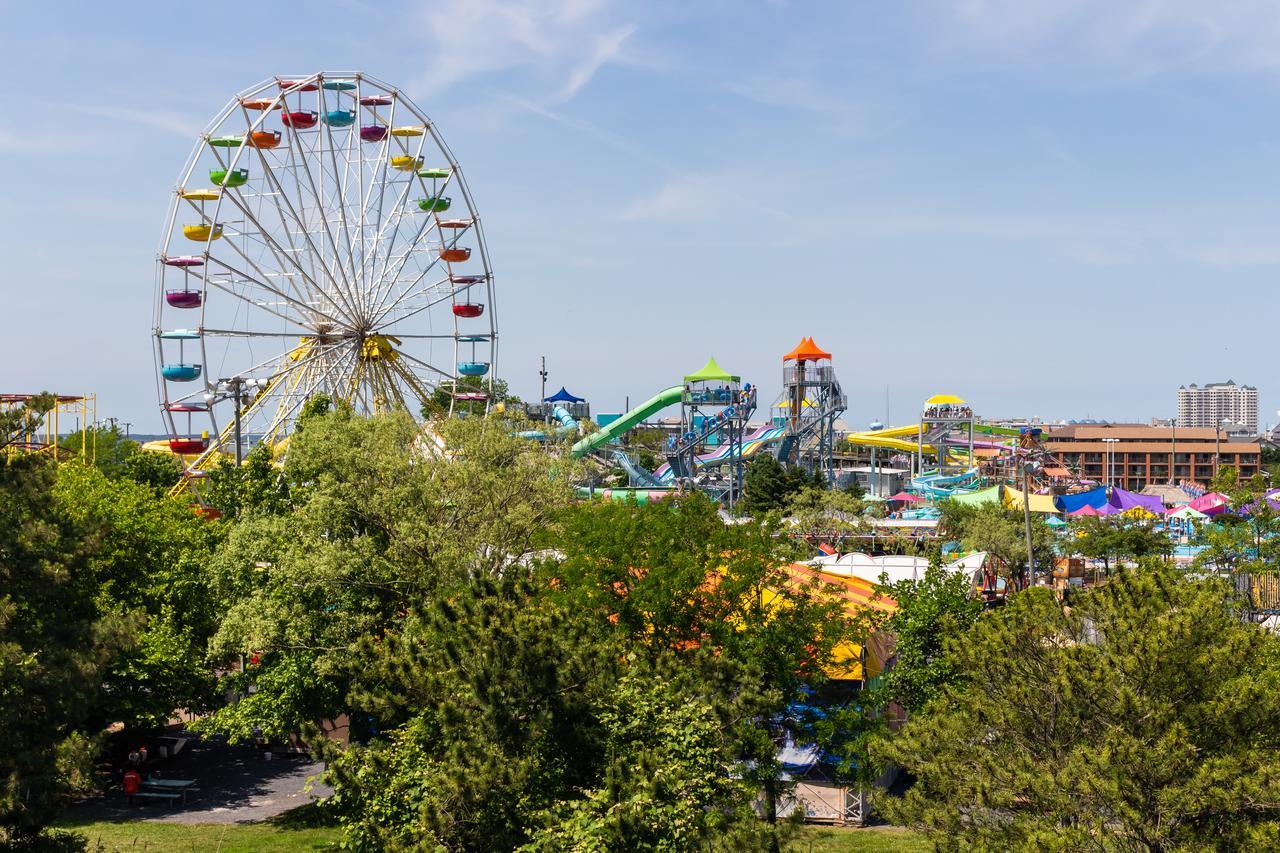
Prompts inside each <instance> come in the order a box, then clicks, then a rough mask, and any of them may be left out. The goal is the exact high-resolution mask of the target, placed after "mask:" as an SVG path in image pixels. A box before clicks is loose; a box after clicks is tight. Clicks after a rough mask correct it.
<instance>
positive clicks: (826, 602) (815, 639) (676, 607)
mask: <svg viewBox="0 0 1280 853" xmlns="http://www.w3.org/2000/svg"><path fill="white" fill-rule="evenodd" d="M780 532H781V530H780V528H779V527H778V526H777V525H775V524H774V523H773V522H763V523H762V522H759V521H754V522H748V523H743V524H735V525H725V524H724V523H723V522H722V521H721V520H720V518H719V515H718V513H717V508H716V507H715V505H714V504H712V503H711V501H709V500H708V499H707V498H705V497H704V496H702V495H691V496H689V497H686V498H683V499H680V500H677V501H674V502H667V503H664V504H661V505H656V506H651V507H638V506H635V505H634V504H630V503H607V502H606V503H599V504H590V505H583V506H579V507H576V508H575V509H574V510H573V511H572V512H571V513H570V514H569V519H568V520H567V521H566V523H565V527H564V537H563V539H562V540H561V541H560V542H559V543H558V544H557V550H558V552H559V554H560V555H561V556H560V558H559V559H557V560H556V561H554V562H553V563H552V564H550V565H549V566H548V567H547V569H546V570H547V571H550V572H552V573H553V574H554V577H555V579H556V582H557V587H556V589H558V590H561V593H560V594H561V595H564V596H566V597H569V598H570V599H571V600H573V601H575V602H576V604H575V607H576V608H577V609H580V610H584V611H595V612H597V613H599V614H601V615H602V616H603V617H605V618H606V619H607V623H608V624H610V625H613V626H614V627H615V629H616V630H618V631H620V632H622V634H623V636H624V637H625V638H626V642H627V644H628V646H629V647H631V648H637V647H639V648H643V649H645V650H647V651H648V652H649V653H651V654H652V653H659V652H663V651H666V650H671V649H677V650H679V649H706V650H712V651H713V652H714V654H715V657H716V659H717V660H721V661H726V662H729V663H732V664H736V665H738V666H740V667H741V668H742V671H743V674H742V675H740V676H738V681H739V684H740V685H742V686H746V685H750V686H751V689H752V692H753V693H754V694H755V695H757V696H759V697H761V699H760V701H761V703H762V704H761V706H760V708H759V710H758V712H757V713H756V714H755V715H754V720H753V721H752V723H751V724H750V725H747V726H745V727H744V728H743V729H742V730H740V731H739V732H738V733H737V734H736V737H737V739H738V746H737V749H738V751H739V754H740V756H741V757H743V758H744V760H747V764H746V765H745V766H746V767H748V768H750V769H749V770H744V778H747V779H749V780H750V781H752V782H754V783H755V784H757V785H758V786H759V788H760V789H761V790H763V791H764V793H765V811H766V815H767V816H769V817H770V818H771V819H772V817H773V816H774V812H775V810H776V807H777V804H778V802H779V798H780V797H781V795H782V793H783V790H784V788H785V785H784V784H783V782H782V776H781V768H780V767H779V765H778V764H777V760H776V755H775V748H776V744H777V743H780V742H781V740H782V739H783V738H784V737H786V735H787V734H788V733H790V734H792V735H794V736H796V737H799V738H800V739H801V740H805V741H816V740H818V738H819V733H818V732H817V731H816V729H814V728H813V726H812V724H813V722H814V721H813V720H810V719H796V718H792V717H789V716H788V715H787V713H786V709H787V708H788V706H790V705H791V704H793V703H797V702H803V701H804V700H805V699H806V698H807V697H808V696H809V691H810V690H812V689H817V688H820V687H821V686H822V685H823V684H824V682H825V681H826V672H827V671H828V669H829V668H831V666H832V664H833V661H834V659H835V655H836V649H837V648H838V647H839V646H840V645H841V644H842V643H844V642H847V641H851V640H857V639H860V638H861V637H863V636H865V633H866V629H865V626H861V625H858V624H855V623H854V622H853V621H851V620H850V619H849V618H847V617H846V616H845V614H844V612H843V609H842V607H841V606H840V604H839V603H838V602H837V601H836V600H834V598H833V597H832V596H831V594H830V591H829V590H827V589H825V588H823V587H822V586H821V585H820V584H819V583H818V582H816V581H815V582H813V583H801V582H797V580H796V579H795V577H794V576H793V575H792V574H791V573H790V572H789V571H788V569H787V561H788V558H789V557H790V556H791V555H792V546H790V545H789V544H787V540H786V539H785V538H783V537H781V536H780V535H779V534H780ZM827 734H828V735H830V736H832V737H836V736H839V737H841V738H851V737H856V732H850V731H847V730H844V729H832V730H830V731H828V732H827ZM824 745H827V746H834V745H835V744H834V743H830V742H828V743H826V744H824ZM841 746H844V744H843V743H842V744H841ZM833 751H835V750H833Z"/></svg>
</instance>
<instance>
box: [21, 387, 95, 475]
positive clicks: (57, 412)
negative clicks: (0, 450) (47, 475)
mask: <svg viewBox="0 0 1280 853" xmlns="http://www.w3.org/2000/svg"><path fill="white" fill-rule="evenodd" d="M38 396H40V395H38V394H0V413H5V414H7V413H9V412H14V411H17V410H18V409H25V408H26V406H27V405H28V404H29V403H30V402H31V401H32V400H33V399H35V398H36V397H38ZM53 400H54V403H53V408H51V409H50V410H49V411H48V412H47V413H45V415H44V417H42V418H39V419H38V420H33V421H32V423H31V427H30V428H29V429H27V430H25V431H24V432H22V433H21V434H20V435H18V436H16V437H15V438H14V440H13V441H10V442H9V443H8V444H7V445H6V446H5V453H6V454H7V455H9V456H14V455H18V454H28V453H37V454H44V455H47V456H50V457H51V458H53V459H54V460H57V459H58V458H59V457H60V456H61V455H70V454H73V453H74V450H73V448H74V445H75V442H74V441H72V442H70V444H71V445H72V446H71V447H62V446H61V441H62V438H63V433H62V426H63V424H64V423H66V422H67V421H68V420H69V419H71V418H74V419H75V425H74V428H72V429H70V430H69V431H68V432H67V437H72V436H78V438H79V445H80V450H79V456H80V457H81V458H83V459H86V460H88V461H89V462H96V461H97V455H98V453H97V452H98V433H97V430H96V429H94V424H95V423H96V422H97V418H98V398H97V395H95V394H80V395H76V394H54V395H53Z"/></svg>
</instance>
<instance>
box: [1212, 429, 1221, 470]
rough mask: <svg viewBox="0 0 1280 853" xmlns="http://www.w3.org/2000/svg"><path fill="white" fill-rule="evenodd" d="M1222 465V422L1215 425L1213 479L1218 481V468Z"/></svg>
mask: <svg viewBox="0 0 1280 853" xmlns="http://www.w3.org/2000/svg"><path fill="white" fill-rule="evenodd" d="M1221 464H1222V421H1218V422H1217V423H1216V424H1214V425H1213V479H1215V480H1216V479H1218V466H1219V465H1221Z"/></svg>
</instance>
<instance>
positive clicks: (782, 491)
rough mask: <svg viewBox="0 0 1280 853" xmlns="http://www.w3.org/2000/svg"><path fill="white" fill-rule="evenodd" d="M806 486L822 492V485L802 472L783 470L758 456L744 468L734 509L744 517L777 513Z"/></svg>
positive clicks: (766, 456) (770, 459)
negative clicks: (736, 508) (738, 500)
mask: <svg viewBox="0 0 1280 853" xmlns="http://www.w3.org/2000/svg"><path fill="white" fill-rule="evenodd" d="M809 486H818V487H821V488H825V487H826V483H825V482H824V481H822V479H821V478H820V477H815V476H811V475H810V474H808V473H806V472H805V471H804V469H802V468H799V467H793V468H786V467H784V466H783V465H782V463H781V462H779V461H778V460H777V459H775V458H774V457H773V456H771V455H769V454H768V453H762V454H759V455H757V456H756V457H755V458H754V459H752V460H751V463H750V464H749V465H747V472H746V475H745V476H744V477H743V484H742V501H741V503H739V504H738V508H739V509H740V510H741V511H742V512H744V513H746V514H748V515H763V514H765V513H768V512H775V511H780V510H783V509H785V508H786V506H787V503H788V502H789V501H790V500H791V498H792V497H793V496H795V495H796V494H797V493H799V492H800V491H801V490H803V489H805V488H806V487H809Z"/></svg>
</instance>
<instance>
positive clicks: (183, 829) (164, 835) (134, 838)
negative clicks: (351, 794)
mask: <svg viewBox="0 0 1280 853" xmlns="http://www.w3.org/2000/svg"><path fill="white" fill-rule="evenodd" d="M297 823H298V822H294V821H290V822H287V823H284V824H281V823H275V822H266V823H242V824H235V823H221V824H219V823H196V824H181V823H157V822H155V821H142V820H134V821H127V822H123V823H111V822H107V821H99V822H95V823H66V824H63V825H62V827H61V828H63V829H70V830H74V831H75V832H79V833H82V834H83V835H84V836H85V837H87V838H88V839H89V843H90V845H91V846H90V849H91V850H92V849H93V846H92V845H96V844H101V845H102V846H103V847H104V848H105V849H106V850H108V851H111V853H115V851H129V853H204V851H211V853H253V852H254V851H258V850H266V851H285V853H291V851H304V850H305V851H313V850H323V849H324V848H325V847H326V846H327V845H329V844H332V843H334V842H336V841H337V840H338V830H337V829H336V828H334V827H317V826H304V825H297ZM931 849H932V847H931V846H930V845H929V844H928V843H927V842H925V840H924V839H923V838H922V837H921V836H919V835H916V834H915V833H911V832H905V831H903V830H900V829H891V828H876V829H836V828H830V827H819V826H808V827H805V828H804V829H803V830H801V832H800V836H799V837H798V838H797V839H796V840H795V841H794V842H793V843H792V845H791V850H793V851H795V853H914V851H921V853H924V851H929V850H931Z"/></svg>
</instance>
